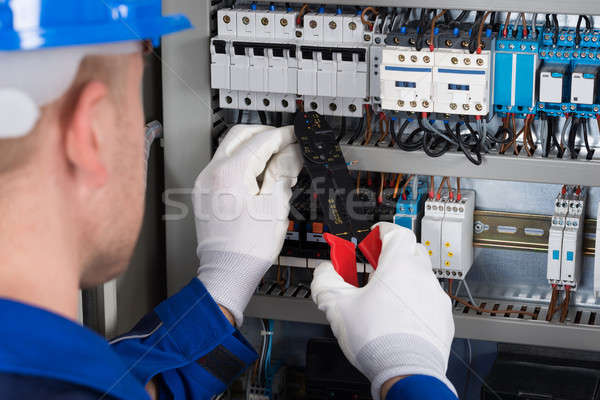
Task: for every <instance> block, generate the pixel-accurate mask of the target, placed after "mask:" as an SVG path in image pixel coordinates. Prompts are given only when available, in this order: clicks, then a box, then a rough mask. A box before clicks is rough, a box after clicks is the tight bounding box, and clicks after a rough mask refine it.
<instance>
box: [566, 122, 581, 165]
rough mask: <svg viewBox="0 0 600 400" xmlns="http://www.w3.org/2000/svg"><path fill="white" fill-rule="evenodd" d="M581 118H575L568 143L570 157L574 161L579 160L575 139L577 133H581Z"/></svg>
mask: <svg viewBox="0 0 600 400" xmlns="http://www.w3.org/2000/svg"><path fill="white" fill-rule="evenodd" d="M579 126H580V122H579V118H577V117H573V122H572V123H571V130H570V131H569V141H568V142H567V148H568V149H569V156H570V157H571V159H572V160H575V159H576V158H577V150H576V149H575V139H576V138H577V132H578V131H579Z"/></svg>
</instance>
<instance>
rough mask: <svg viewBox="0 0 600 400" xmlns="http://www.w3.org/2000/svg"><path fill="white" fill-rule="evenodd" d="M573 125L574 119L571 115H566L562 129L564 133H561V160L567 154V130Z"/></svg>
mask: <svg viewBox="0 0 600 400" xmlns="http://www.w3.org/2000/svg"><path fill="white" fill-rule="evenodd" d="M571 123H572V119H571V117H570V115H569V114H566V119H565V123H564V125H563V127H562V131H561V133H560V149H561V155H560V157H559V158H562V156H563V155H564V153H565V135H566V133H567V129H568V128H569V125H570V124H571Z"/></svg>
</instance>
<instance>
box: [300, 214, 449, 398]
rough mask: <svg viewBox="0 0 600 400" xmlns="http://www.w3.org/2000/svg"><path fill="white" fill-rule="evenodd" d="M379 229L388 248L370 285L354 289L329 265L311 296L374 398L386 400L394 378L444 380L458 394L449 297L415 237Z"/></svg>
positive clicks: (318, 272) (390, 226) (319, 270)
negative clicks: (451, 364)
mask: <svg viewBox="0 0 600 400" xmlns="http://www.w3.org/2000/svg"><path fill="white" fill-rule="evenodd" d="M377 226H379V229H380V237H381V241H382V248H381V255H380V256H379V263H378V268H377V270H376V271H375V273H374V274H373V275H372V277H371V279H370V281H369V283H368V284H367V285H366V286H364V287H362V288H357V287H354V286H352V285H349V284H347V283H346V282H344V280H343V279H342V277H341V276H340V275H339V274H338V273H337V272H335V270H334V268H333V265H332V264H331V263H330V262H328V261H327V262H324V263H322V264H321V265H319V267H318V268H317V269H316V270H315V274H314V279H313V282H312V285H311V291H312V298H313V300H314V301H315V303H317V305H318V307H319V309H320V310H322V311H324V312H325V314H326V315H327V319H328V320H329V323H330V324H331V329H332V330H333V333H334V334H335V336H336V338H337V339H338V342H339V344H340V347H341V348H342V351H343V352H344V354H345V355H346V357H347V358H348V360H349V361H350V362H351V363H352V365H354V366H355V367H356V368H357V369H358V370H360V371H361V372H362V373H363V374H364V375H365V376H367V378H369V380H370V381H371V395H372V396H373V399H375V400H379V399H380V397H381V386H382V385H383V384H384V383H385V382H386V381H387V380H389V379H391V378H394V377H397V376H406V375H417V374H418V375H429V376H433V377H435V378H437V379H439V380H440V381H442V382H444V383H445V384H446V385H447V386H448V387H449V388H450V389H451V390H452V391H453V392H454V393H455V394H456V391H455V390H454V387H453V386H452V384H451V383H450V381H448V379H447V378H446V369H447V366H448V357H449V355H450V346H451V344H452V338H453V336H454V321H453V319H452V304H451V302H450V298H449V297H448V295H446V293H444V290H443V289H442V288H441V286H440V284H439V282H438V281H437V279H436V278H435V276H434V275H433V272H432V270H431V262H430V261H429V256H428V255H427V252H426V250H425V248H424V247H423V246H422V245H420V244H417V242H416V239H415V235H414V234H413V233H412V231H410V230H408V229H405V228H401V227H399V226H397V225H394V224H390V223H387V222H381V223H379V224H377Z"/></svg>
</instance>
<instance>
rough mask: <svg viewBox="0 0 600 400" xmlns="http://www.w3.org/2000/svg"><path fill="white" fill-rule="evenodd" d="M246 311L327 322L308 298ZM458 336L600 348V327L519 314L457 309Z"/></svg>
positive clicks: (272, 301) (258, 298)
mask: <svg viewBox="0 0 600 400" xmlns="http://www.w3.org/2000/svg"><path fill="white" fill-rule="evenodd" d="M245 315H246V316H247V317H256V318H269V319H278V320H284V321H295V322H306V323H313V324H327V320H326V319H325V314H323V313H322V312H321V311H319V309H317V307H316V305H315V304H314V303H313V302H312V301H311V300H308V299H298V298H285V297H273V296H262V295H255V296H254V297H253V298H252V300H251V301H250V304H249V305H248V308H247V309H246V312H245ZM454 322H455V325H456V333H455V337H457V338H467V339H479V340H489V341H499V342H506V343H520V344H527V345H535V346H548V347H561V348H570V349H579V350H590V351H600V340H598V337H599V335H600V328H598V327H597V326H596V327H591V326H590V327H588V326H585V325H571V324H556V323H547V322H545V321H524V320H521V319H518V318H498V317H483V316H468V315H464V314H462V313H461V312H455V313H454Z"/></svg>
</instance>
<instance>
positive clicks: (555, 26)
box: [552, 14, 560, 46]
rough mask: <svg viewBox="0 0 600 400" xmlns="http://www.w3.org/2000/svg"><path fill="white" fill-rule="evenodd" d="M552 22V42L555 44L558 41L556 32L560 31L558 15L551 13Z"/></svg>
mask: <svg viewBox="0 0 600 400" xmlns="http://www.w3.org/2000/svg"><path fill="white" fill-rule="evenodd" d="M552 24H553V25H554V36H553V37H552V44H553V45H554V46H556V44H557V43H558V34H559V32H560V27H559V26H558V16H557V15H556V14H552Z"/></svg>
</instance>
